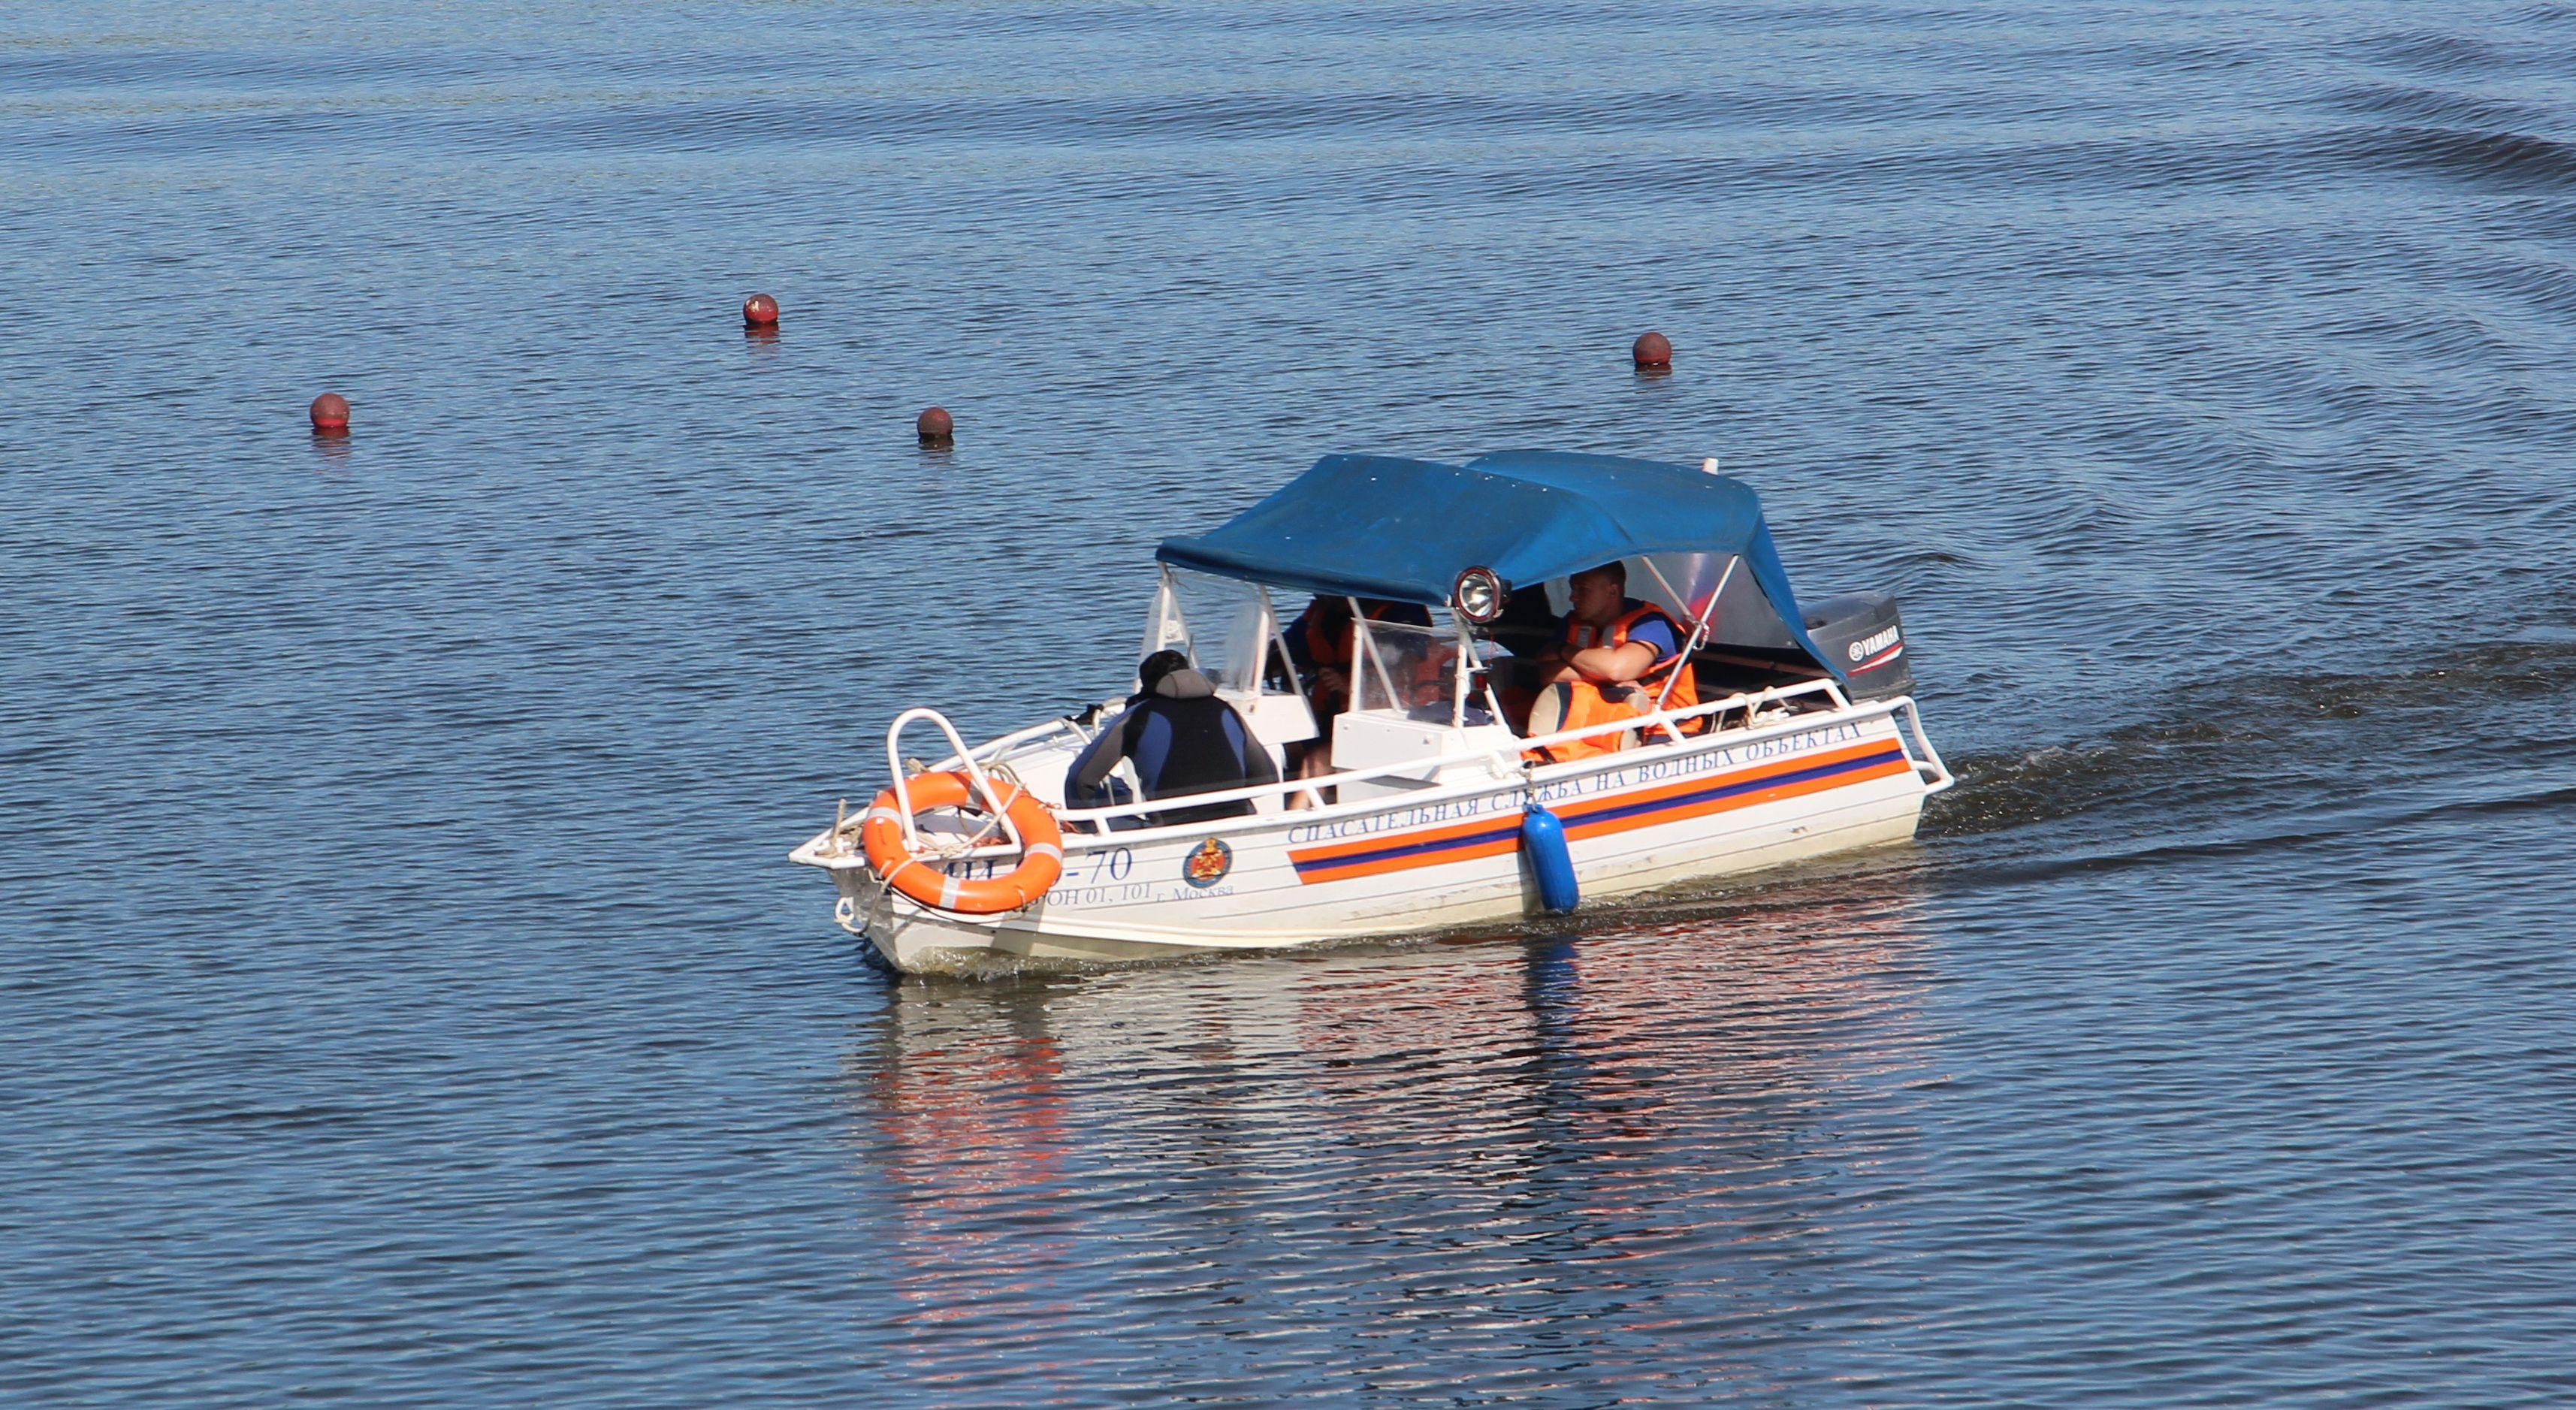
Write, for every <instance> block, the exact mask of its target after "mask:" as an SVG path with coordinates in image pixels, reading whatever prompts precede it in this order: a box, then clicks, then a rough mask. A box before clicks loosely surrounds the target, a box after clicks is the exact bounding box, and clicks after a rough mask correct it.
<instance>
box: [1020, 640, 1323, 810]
mask: <svg viewBox="0 0 2576 1410" xmlns="http://www.w3.org/2000/svg"><path fill="white" fill-rule="evenodd" d="M1136 677H1137V681H1138V685H1139V689H1138V690H1137V692H1136V694H1134V695H1133V696H1130V697H1129V698H1128V708H1127V709H1125V710H1123V711H1121V712H1119V714H1118V717H1117V718H1115V719H1113V720H1111V721H1110V722H1109V723H1108V724H1107V725H1106V726H1104V727H1103V728H1102V729H1101V731H1100V733H1099V735H1098V736H1097V737H1096V738H1094V739H1093V740H1092V741H1091V743H1090V745H1089V746H1088V747H1087V748H1085V749H1084V750H1083V751H1082V753H1081V754H1080V755H1078V756H1077V757H1076V758H1075V759H1074V761H1073V768H1072V770H1071V771H1070V772H1069V773H1067V774H1066V775H1065V784H1064V795H1065V799H1066V801H1067V802H1068V803H1070V804H1071V805H1072V806H1074V807H1077V808H1099V807H1106V806H1108V805H1109V804H1110V803H1111V802H1112V801H1113V800H1114V799H1115V797H1116V795H1115V792H1114V791H1113V789H1112V787H1111V781H1110V777H1109V775H1110V772H1111V771H1112V770H1114V769H1116V768H1117V767H1118V761H1119V760H1121V759H1129V760H1133V761H1134V762H1135V765H1136V780H1137V782H1138V784H1139V785H1141V789H1142V792H1143V793H1144V795H1145V797H1146V798H1148V799H1161V798H1182V797H1187V796H1188V795H1190V794H1193V793H1215V792H1219V791H1222V790H1224V789H1229V788H1249V787H1251V786H1252V785H1254V784H1260V783H1277V782H1278V781H1279V770H1278V768H1277V767H1276V766H1275V765H1273V764H1272V763H1271V762H1270V751H1269V750H1267V749H1265V748H1263V747H1262V745H1261V741H1259V740H1258V739H1255V738H1254V737H1253V734H1252V728H1251V726H1249V725H1247V724H1245V723H1244V720H1243V716H1241V715H1239V714H1237V713H1235V709H1234V707H1233V706H1231V705H1229V704H1227V703H1226V702H1225V701H1223V700H1221V699H1219V698H1217V693H1216V686H1215V685H1214V684H1213V683H1211V682H1210V681H1209V680H1208V678H1207V677H1206V676H1204V675H1202V674H1200V673H1199V672H1198V671H1197V670H1195V669H1193V668H1192V667H1191V665H1190V658H1188V657H1187V656H1184V655H1182V654H1181V653H1180V652H1177V651H1157V652H1155V653H1154V654H1153V655H1151V656H1148V657H1146V658H1145V659H1144V661H1143V662H1142V663H1141V664H1139V665H1138V666H1137V668H1136ZM1251 811H1252V805H1251V804H1250V803H1249V802H1245V801H1242V800H1237V801H1235V802H1231V803H1202V804H1200V805H1198V806H1196V807H1189V808H1167V809H1165V810H1163V811H1162V812H1159V813H1154V814H1151V815H1149V816H1148V817H1147V818H1146V819H1145V822H1144V824H1143V825H1145V826H1148V827H1161V826H1164V825H1167V824H1172V823H1192V822H1205V821H1207V820H1209V819H1211V818H1232V817H1241V816H1243V815H1244V814H1247V813H1250V812H1251Z"/></svg>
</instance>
